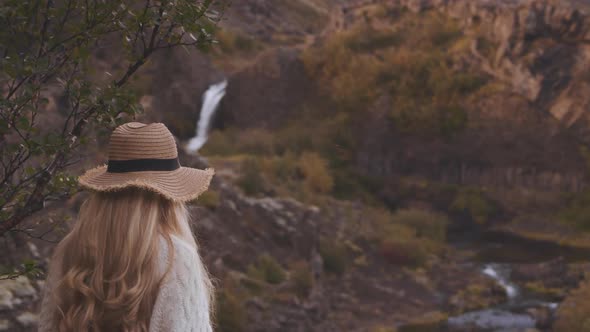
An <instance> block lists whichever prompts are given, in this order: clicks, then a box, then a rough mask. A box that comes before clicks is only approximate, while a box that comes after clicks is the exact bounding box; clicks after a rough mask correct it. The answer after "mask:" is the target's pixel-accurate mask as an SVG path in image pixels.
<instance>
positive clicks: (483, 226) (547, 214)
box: [0, 0, 590, 332]
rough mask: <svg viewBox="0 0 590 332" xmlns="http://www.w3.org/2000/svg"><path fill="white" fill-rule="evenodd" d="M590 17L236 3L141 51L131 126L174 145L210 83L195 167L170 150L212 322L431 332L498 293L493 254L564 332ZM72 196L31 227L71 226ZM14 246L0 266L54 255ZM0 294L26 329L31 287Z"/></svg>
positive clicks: (580, 200) (574, 316)
mask: <svg viewBox="0 0 590 332" xmlns="http://www.w3.org/2000/svg"><path fill="white" fill-rule="evenodd" d="M589 8H590V3H588V2H587V1H582V0H578V1H574V0H571V1H559V0H555V1H554V0H537V1H529V0H502V1H492V0H489V1H487V0H478V1H472V0H400V1H378V0H373V1H353V0H341V1H337V0H296V1H289V0H280V1H279V0H277V1H275V0H244V1H235V2H234V4H233V5H232V6H231V7H230V8H229V9H228V11H227V13H226V19H225V20H224V21H223V23H222V24H221V27H220V29H219V30H218V33H217V39H218V41H219V43H218V45H216V46H214V47H212V48H211V49H209V50H207V51H206V52H204V53H198V52H196V51H185V50H179V51H169V52H168V51H165V52H162V53H160V54H158V55H157V56H156V58H155V59H154V61H153V62H152V63H150V64H149V65H148V66H147V67H146V68H144V69H143V71H142V72H141V75H142V76H141V79H139V80H138V81H137V83H136V88H137V90H138V91H139V93H140V94H141V95H143V98H142V103H143V105H144V107H145V109H146V113H145V114H144V115H143V116H142V117H141V119H140V120H142V121H162V122H164V123H166V125H168V126H169V128H171V130H172V131H173V133H174V134H175V135H176V136H177V138H178V142H179V146H182V144H183V143H184V142H185V141H186V140H187V139H188V138H189V137H191V136H193V135H194V131H195V127H196V121H197V119H198V115H199V114H198V112H199V107H200V104H201V96H202V93H203V92H204V91H205V90H206V89H207V87H208V86H209V85H211V84H213V83H216V82H218V81H220V80H222V79H227V80H228V82H229V85H228V90H227V94H226V96H225V97H224V99H223V100H222V102H221V104H220V107H219V109H218V111H217V113H216V115H215V118H214V120H213V123H212V128H211V134H210V138H209V140H208V141H207V143H206V144H205V146H204V148H203V149H202V150H201V151H199V154H200V156H198V157H197V156H188V155H185V154H184V153H182V155H181V158H182V159H181V163H182V164H183V165H186V166H193V167H200V168H203V167H205V166H211V167H214V168H216V170H217V172H216V177H215V178H214V181H213V183H212V185H211V190H210V191H209V192H207V193H206V194H205V195H203V196H202V198H201V199H199V200H198V201H197V202H196V204H194V205H192V207H191V209H192V210H191V211H192V212H193V214H194V217H195V218H194V219H195V220H196V222H195V225H194V226H195V231H196V234H197V237H198V239H199V242H200V245H201V247H202V251H203V253H204V256H205V259H206V262H207V266H208V267H209V269H210V271H211V273H212V274H213V275H214V276H215V278H216V280H217V289H218V293H217V294H218V310H217V311H218V313H217V322H218V329H219V331H232V332H234V331H371V332H378V331H379V332H386V331H416V330H417V329H422V330H420V331H442V330H444V326H445V323H446V322H447V320H448V318H454V317H464V316H462V314H464V313H469V312H471V311H473V310H479V309H486V308H497V307H496V306H497V305H499V304H505V303H507V301H508V298H509V296H510V294H508V292H507V291H506V288H505V287H503V286H502V285H501V284H499V283H498V282H497V280H495V279H493V278H489V276H486V275H484V274H482V273H481V270H482V266H484V265H485V264H488V263H497V262H502V263H504V264H506V265H507V266H509V268H510V270H511V271H512V277H513V279H514V284H515V285H516V287H518V288H519V289H521V290H523V292H522V293H524V294H525V295H524V296H528V297H530V298H531V299H534V300H535V301H546V302H547V303H551V304H554V303H555V304H556V305H557V306H558V305H559V303H565V304H566V305H563V306H561V307H559V306H558V307H559V309H557V310H553V309H548V306H545V305H544V304H543V305H540V304H539V305H537V304H535V305H532V306H528V307H526V310H524V309H517V310H513V311H510V312H509V314H522V311H525V313H524V314H525V315H527V317H531V318H530V319H532V320H533V325H534V326H533V327H534V328H536V329H538V330H540V331H550V330H551V329H552V326H553V328H555V330H559V329H558V328H560V329H561V330H564V329H565V330H567V329H570V330H575V329H577V328H578V325H576V324H577V323H578V322H580V321H582V320H581V318H582V317H584V314H585V312H584V310H585V308H590V303H588V302H587V299H585V298H584V297H585V294H586V292H587V291H588V289H590V286H588V285H587V282H585V281H584V280H585V279H584V276H585V273H586V271H589V269H590V264H589V263H588V259H586V258H585V257H587V254H589V253H590V234H589V233H588V230H590V224H589V223H588V220H590V219H589V217H590V211H589V210H588V208H587V206H588V204H589V203H590V194H589V192H588V185H589V181H590V178H589V176H590V173H589V168H588V167H589V166H590V146H589V145H588V144H590V113H589V112H588V110H589V108H588V106H589V103H590V74H589V72H588V68H590V11H589ZM97 59H98V61H99V63H100V64H101V67H100V68H101V69H105V70H106V69H108V68H111V67H116V63H114V62H115V60H112V59H116V57H112V58H110V57H108V56H106V55H104V54H103V55H100V54H98V55H97ZM111 61H113V62H111ZM104 144H105V142H104V141H101V139H99V142H98V144H97V146H93V147H92V149H90V150H89V151H90V152H89V154H91V155H90V156H89V157H88V158H86V159H84V160H83V161H82V162H81V163H80V164H79V165H77V166H76V167H77V168H76V171H77V172H79V171H80V169H81V168H84V167H86V166H87V165H92V164H94V163H96V162H101V161H103V159H104V157H105V156H104ZM95 150H96V151H97V152H96V153H95V152H94V151H95ZM83 198H84V193H80V194H77V195H76V196H75V197H73V198H72V199H71V200H70V201H68V202H64V203H63V204H60V205H59V206H53V207H52V208H51V210H50V211H49V212H46V213H47V214H46V215H40V216H36V217H35V218H33V220H30V221H29V222H30V223H31V224H33V223H35V222H38V221H39V220H44V219H48V218H50V217H51V218H62V217H63V216H64V215H67V216H70V217H74V214H75V211H76V209H77V207H78V206H79V204H80V202H81V200H82V199H83ZM60 234H61V233H56V234H55V236H54V239H59V237H60V236H61V235H60ZM21 235H22V234H16V233H15V234H12V235H11V237H10V239H8V240H7V241H6V242H5V243H4V244H3V247H2V249H3V250H5V252H7V253H9V254H8V255H6V256H5V258H4V260H2V262H1V263H2V264H3V265H9V264H14V263H15V262H19V261H20V259H22V258H35V259H41V260H44V259H45V258H46V257H47V256H48V254H49V252H50V251H51V248H52V244H51V243H46V242H44V241H38V240H32V239H29V238H26V237H25V236H24V235H23V236H21ZM498 238H499V240H498ZM46 263H47V261H46V260H44V264H46ZM485 266H489V265H485ZM39 279H42V278H39ZM4 285H6V286H2V287H0V331H12V330H14V331H19V330H24V331H27V330H30V329H32V328H33V326H34V324H35V317H34V315H32V314H31V312H32V311H33V308H34V305H35V304H36V301H37V300H38V292H39V289H40V288H41V287H42V281H41V280H39V281H36V280H27V279H25V278H21V279H18V280H17V281H14V282H11V283H9V284H6V283H5V284H4ZM526 299H528V298H526ZM535 303H537V302H535ZM539 303H545V302H539ZM571 303H574V304H575V305H574V307H576V306H578V307H579V308H582V309H580V310H578V311H577V310H573V309H571V308H572V306H571ZM552 310H553V311H552ZM589 310H590V309H589ZM515 317H516V316H515ZM518 317H520V318H522V316H518ZM510 318H513V317H512V316H510ZM572 322H573V323H572ZM582 323H583V322H582ZM582 323H581V324H582ZM568 324H571V325H568ZM455 328H456V329H455V330H461V331H463V330H464V331H473V329H474V327H473V326H472V325H469V324H468V323H465V324H463V325H461V326H459V327H455ZM565 330H564V331H565ZM453 331H454V330H453Z"/></svg>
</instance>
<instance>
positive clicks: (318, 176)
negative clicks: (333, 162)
mask: <svg viewBox="0 0 590 332" xmlns="http://www.w3.org/2000/svg"><path fill="white" fill-rule="evenodd" d="M297 167H298V169H299V170H300V171H301V173H302V174H303V177H304V181H305V186H306V187H307V188H308V189H309V190H310V191H312V192H317V193H328V192H330V191H331V190H332V186H333V185H334V179H333V178H332V175H331V174H330V169H329V168H328V163H327V161H326V160H325V159H324V158H322V157H321V156H320V155H319V154H318V153H316V152H304V153H303V154H301V156H300V157H299V161H298V163H297Z"/></svg>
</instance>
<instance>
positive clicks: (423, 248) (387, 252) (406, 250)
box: [369, 209, 448, 267]
mask: <svg viewBox="0 0 590 332" xmlns="http://www.w3.org/2000/svg"><path fill="white" fill-rule="evenodd" d="M369 215H371V216H378V218H377V219H376V222H375V229H374V234H375V235H374V238H373V241H374V242H376V243H377V251H378V252H379V254H380V255H381V256H382V257H383V258H384V259H385V260H386V261H387V262H388V263H391V264H395V265H403V266H410V267H421V266H424V265H425V264H426V263H427V261H428V258H429V256H430V255H434V254H436V253H437V252H438V251H440V250H441V249H442V248H444V241H445V238H446V227H447V225H448V219H447V217H446V216H444V215H440V214H437V213H433V212H428V211H421V210H413V209H405V210H399V211H397V212H396V213H394V214H393V215H388V214H387V213H378V214H375V213H372V214H369Z"/></svg>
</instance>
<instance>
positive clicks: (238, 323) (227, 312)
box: [215, 289, 247, 332]
mask: <svg viewBox="0 0 590 332" xmlns="http://www.w3.org/2000/svg"><path fill="white" fill-rule="evenodd" d="M215 319H216V323H217V324H216V325H217V330H219V331H221V332H240V331H244V329H245V327H246V322H247V316H246V310H245V308H244V306H243V303H242V301H240V300H239V299H238V298H237V297H236V296H235V295H233V294H231V293H230V292H229V291H228V290H227V289H223V290H222V291H221V292H219V293H218V295H217V310H216V313H215Z"/></svg>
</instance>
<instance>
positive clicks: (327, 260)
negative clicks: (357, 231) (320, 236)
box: [319, 239, 349, 275]
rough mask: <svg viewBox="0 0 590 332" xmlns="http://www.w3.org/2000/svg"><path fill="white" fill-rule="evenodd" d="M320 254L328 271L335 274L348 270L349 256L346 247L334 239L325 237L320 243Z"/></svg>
mask: <svg viewBox="0 0 590 332" xmlns="http://www.w3.org/2000/svg"><path fill="white" fill-rule="evenodd" d="M319 250H320V255H321V256H322V259H323V261H324V268H325V269H326V271H328V272H330V273H334V274H338V275H340V274H343V273H344V271H346V266H347V265H348V261H349V257H348V252H347V250H346V247H345V246H344V245H343V244H341V243H338V242H336V241H334V240H328V239H324V240H323V241H322V242H321V243H320V248H319Z"/></svg>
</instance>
